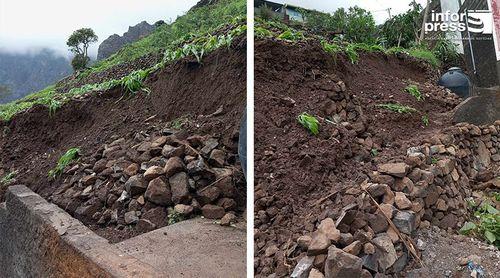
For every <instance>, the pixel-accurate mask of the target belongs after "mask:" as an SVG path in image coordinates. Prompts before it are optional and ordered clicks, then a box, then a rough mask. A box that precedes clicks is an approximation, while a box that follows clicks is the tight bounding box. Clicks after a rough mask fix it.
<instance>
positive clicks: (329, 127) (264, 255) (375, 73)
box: [255, 40, 498, 277]
mask: <svg viewBox="0 0 500 278" xmlns="http://www.w3.org/2000/svg"><path fill="white" fill-rule="evenodd" d="M255 51H256V54H255V65H256V69H255V76H256V82H255V107H256V108H255V109H256V110H255V173H256V177H255V181H256V185H255V228H256V235H255V244H256V261H255V269H256V273H257V274H258V276H259V277H266V276H267V275H269V274H272V273H275V274H276V276H277V277H282V276H287V275H290V274H291V273H292V271H293V270H294V267H295V266H296V265H297V263H299V265H300V266H302V267H303V269H308V270H310V269H311V268H312V267H314V268H315V269H316V271H320V272H322V273H325V274H326V272H328V271H332V268H335V263H334V262H333V261H332V262H330V265H329V266H328V267H326V265H328V264H329V263H328V259H327V257H329V255H328V256H327V254H326V253H325V252H324V251H327V248H328V246H330V244H333V243H335V244H334V245H336V246H337V247H339V248H347V249H344V251H345V252H347V251H346V250H348V251H349V253H350V254H355V255H358V256H359V257H362V258H363V260H364V261H363V262H362V264H363V269H364V272H363V273H365V274H366V272H367V269H370V272H371V273H372V274H374V273H376V272H378V271H380V272H386V273H391V272H394V271H396V272H399V271H401V270H402V268H404V266H405V265H406V264H407V262H408V260H409V259H408V258H409V257H410V255H408V254H409V253H407V252H402V251H401V250H403V249H404V246H403V244H402V242H401V241H398V240H397V238H396V239H395V240H394V242H391V239H389V243H388V242H387V240H388V237H387V236H386V235H385V233H390V234H391V236H394V232H393V231H392V232H390V231H389V232H388V231H387V229H388V223H387V221H386V220H385V219H384V216H383V215H382V214H380V213H379V212H378V211H377V208H376V207H375V206H374V205H373V204H372V203H371V202H370V200H369V199H366V198H364V197H362V196H365V197H366V195H362V193H363V188H361V187H360V184H362V183H363V181H365V180H368V181H371V182H375V183H378V184H377V185H376V186H373V188H372V187H370V188H371V189H372V190H374V188H377V189H378V190H379V191H378V192H376V190H375V193H376V194H378V193H381V195H380V194H379V195H377V198H376V200H377V201H378V202H380V203H382V202H384V203H386V204H387V205H388V206H390V207H391V208H394V210H393V212H397V211H398V210H397V209H400V210H401V211H402V214H401V216H407V215H409V216H411V217H410V218H411V221H415V217H414V216H413V212H406V211H404V209H402V208H406V209H408V206H407V205H408V203H405V204H404V205H401V207H399V206H398V205H400V204H401V203H400V202H401V201H402V200H403V201H406V200H407V199H405V198H406V197H405V198H403V196H405V195H407V196H408V199H411V201H413V202H414V203H415V204H413V203H412V202H411V201H410V200H408V202H410V208H412V206H416V210H418V213H416V214H417V215H418V223H416V224H415V223H414V222H412V225H410V226H411V229H410V230H411V231H409V232H410V233H413V231H414V230H413V229H414V228H415V225H417V226H418V224H419V223H420V222H419V221H420V216H423V214H424V213H425V214H426V216H425V217H422V219H426V220H425V221H427V222H426V223H427V224H429V222H431V223H432V224H433V225H440V224H441V222H444V221H442V220H443V219H445V218H444V216H445V213H443V211H440V213H437V212H438V209H436V207H435V202H434V203H432V201H431V200H430V199H429V202H426V203H425V204H424V203H422V202H423V197H422V196H416V195H414V193H415V192H412V191H414V189H415V188H417V189H421V187H419V186H420V185H422V186H423V185H424V183H425V184H426V185H429V184H431V185H432V183H433V182H432V181H421V179H422V177H423V176H425V175H423V174H421V172H420V171H422V173H424V172H425V173H427V172H431V171H432V176H433V177H434V175H435V176H436V183H439V185H438V186H433V185H432V186H430V187H429V188H432V190H430V189H429V190H430V191H433V190H434V189H435V188H439V187H440V186H443V188H444V189H443V188H440V189H439V190H438V193H436V192H433V193H432V195H436V194H437V197H436V200H437V199H438V198H440V196H439V194H441V193H443V191H445V192H446V190H448V189H446V188H445V187H446V186H445V184H446V183H447V182H448V181H449V179H452V177H451V176H446V175H445V176H443V173H442V172H440V171H441V170H439V171H438V170H436V169H437V168H438V167H435V166H432V165H431V161H430V160H431V157H430V156H429V152H427V154H426V155H427V156H425V155H424V154H422V155H423V156H424V157H426V159H427V160H429V161H427V160H424V161H420V162H419V163H421V164H418V163H417V164H418V167H417V168H418V169H415V170H414V172H416V173H420V174H421V175H417V176H418V177H416V176H411V178H412V180H410V178H408V177H406V174H409V173H410V172H412V169H413V167H415V166H416V165H415V159H413V158H412V159H410V161H412V160H413V162H412V163H413V164H412V165H406V164H405V163H403V162H408V158H407V149H408V148H409V147H413V146H420V145H422V144H426V143H427V144H428V145H439V147H436V146H434V147H432V149H433V151H434V152H435V151H436V148H437V149H441V148H448V147H451V144H457V146H458V145H460V146H461V147H460V148H462V147H463V146H464V145H466V144H467V145H468V146H472V145H473V144H476V145H477V144H482V143H477V142H478V141H477V140H479V141H481V140H482V139H484V141H483V142H484V144H486V145H488V144H489V147H487V148H489V149H487V151H484V149H483V150H482V151H483V153H487V154H488V155H489V156H491V155H493V153H494V152H495V148H498V146H495V145H494V144H496V143H495V142H493V143H492V141H491V136H490V137H489V138H490V139H488V138H487V137H488V136H487V135H484V136H481V130H480V131H479V134H476V133H477V130H476V129H477V127H476V128H474V127H468V126H465V127H462V128H461V129H462V133H460V132H458V133H455V134H453V136H456V137H453V138H455V139H454V141H453V140H451V141H450V140H447V141H446V140H445V139H443V141H442V142H441V139H436V138H433V137H435V136H434V135H436V134H439V133H440V132H441V131H442V130H445V129H446V128H447V127H450V126H452V122H451V114H452V110H453V108H454V107H456V105H458V104H459V103H460V100H459V99H458V97H456V96H455V95H453V94H451V93H450V92H449V91H447V90H445V89H443V88H441V87H439V86H436V85H434V84H435V80H436V76H435V73H434V71H433V70H431V69H430V68H429V66H428V65H426V64H424V63H421V62H419V61H417V60H414V59H412V58H410V57H408V56H404V55H402V56H387V55H385V54H380V53H378V54H377V53H361V54H360V59H359V63H357V64H352V63H351V62H350V61H349V60H348V59H347V58H346V57H344V56H342V55H338V56H337V57H336V58H334V57H332V56H330V55H328V54H327V53H325V52H324V51H323V49H322V48H321V46H320V45H319V43H312V42H307V43H297V44H291V43H285V42H279V41H274V40H265V41H259V42H257V43H256V50H255ZM410 84H415V85H417V86H418V88H419V89H420V91H421V93H422V95H423V96H424V100H422V101H417V100H416V98H415V97H414V96H412V95H410V94H409V93H407V92H405V88H406V87H407V86H408V85H410ZM387 103H399V104H402V105H406V106H411V107H413V108H414V109H416V110H418V111H417V112H413V113H411V114H400V113H396V112H393V111H388V110H385V109H382V108H381V107H379V106H378V105H380V104H387ZM302 112H307V113H309V114H312V115H315V116H317V118H318V119H319V120H320V124H321V128H320V133H319V134H318V136H312V135H311V134H309V133H308V132H307V130H306V129H304V128H303V127H302V126H301V125H300V124H299V123H298V121H297V116H298V115H299V114H301V113H302ZM424 118H427V119H429V122H428V123H426V121H425V120H424ZM492 130H495V127H493V129H492ZM484 132H485V133H484V134H486V133H488V134H489V133H490V131H489V129H488V128H486V130H485V131H484ZM491 132H493V131H491ZM471 134H475V135H471ZM470 136H477V137H475V139H474V138H473V140H472V139H470ZM483 137H484V138H483ZM444 138H447V139H448V138H449V135H448V137H444ZM464 138H466V139H464ZM463 140H465V141H466V142H465V141H463ZM467 140H469V141H467ZM464 142H465V143H464ZM474 146H475V145H474ZM427 148H429V146H427ZM457 148H458V147H457ZM423 149H425V147H424V148H423ZM452 150H454V148H452V149H450V151H452ZM471 150H473V149H472V147H470V150H469V153H467V155H465V156H467V157H468V158H467V161H469V160H470V161H472V160H474V157H473V155H475V150H473V151H471ZM490 151H491V153H490ZM445 153H446V151H445ZM441 154H444V153H439V155H441ZM461 154H462V155H463V154H464V153H461ZM485 155H486V154H485ZM465 156H464V157H465ZM433 157H434V158H435V159H438V160H443V161H442V162H440V164H446V163H444V162H447V164H446V166H450V165H449V164H453V167H455V165H457V166H456V167H457V169H462V168H463V169H464V171H467V170H465V169H466V168H467V167H468V168H469V170H470V168H471V166H470V165H469V162H467V163H466V164H467V165H463V164H464V163H458V161H457V160H456V158H455V157H454V156H453V157H451V158H449V157H445V156H444V155H443V156H442V157H441V156H439V157H438V154H436V153H434V154H433ZM464 157H463V159H465V158H464ZM456 161H457V162H456ZM389 162H398V163H400V164H396V165H392V164H391V165H387V166H386V167H389V168H391V167H393V166H402V167H403V166H404V167H403V168H404V169H403V170H404V173H398V174H397V175H399V176H396V177H394V176H391V175H392V174H394V173H391V174H387V172H388V171H389V172H390V171H392V170H394V169H392V168H391V169H388V171H387V169H382V170H381V169H379V166H381V165H383V164H386V163H389ZM432 163H436V161H434V160H433V161H432ZM455 163H457V164H455ZM410 164H411V163H410ZM459 164H460V165H459ZM470 164H472V162H470ZM450 167H451V166H450ZM450 167H448V168H450ZM453 167H451V168H453ZM383 168H384V167H383ZM409 168H410V169H409ZM448 168H447V170H453V169H454V168H453V169H451V168H450V169H448ZM494 169H495V168H493V170H494ZM447 170H446V171H447ZM375 171H379V172H375ZM383 171H385V172H383ZM406 171H408V173H407V172H406ZM459 171H461V170H459ZM474 171H475V170H472V172H474ZM489 171H491V169H490V170H489ZM381 173H382V174H381ZM447 174H448V175H451V173H447ZM455 174H456V173H455V172H454V176H456V175H455ZM462 174H463V176H464V180H468V179H467V175H468V174H470V171H469V172H467V174H464V173H462V172H460V175H459V177H460V179H462V178H461V177H462ZM475 174H477V171H476V173H475ZM469 176H470V175H469ZM472 176H474V175H472ZM403 177H404V178H403ZM377 179H378V181H375V180H377ZM414 181H415V184H417V185H418V186H413V182H414ZM419 182H420V183H419ZM406 184H409V185H408V187H406ZM403 185H404V186H403ZM457 186H458V185H457ZM365 187H366V184H365ZM426 188H427V187H426ZM460 188H461V189H460V192H461V193H463V194H462V195H461V196H464V197H465V196H467V193H469V194H470V190H469V191H466V189H463V188H462V187H460ZM403 189H404V190H403ZM445 189H446V190H445ZM398 191H401V192H398ZM403 191H404V192H403ZM424 191H425V192H426V193H427V190H424ZM334 192H341V193H340V194H331V195H329V194H330V193H334ZM384 192H385V193H384ZM394 192H397V194H396V200H397V202H398V203H395V196H394V194H395V193H394ZM376 194H375V195H376ZM443 194H446V193H443ZM453 194H456V192H454V193H453ZM386 195H387V197H385V196H386ZM430 195H431V194H430ZM382 196H384V198H382ZM421 197H422V198H421ZM442 197H443V198H445V199H446V198H448V197H447V196H442ZM360 198H361V199H360ZM419 198H420V199H419ZM432 199H434V197H432ZM436 200H434V201H436ZM440 202H441V201H440ZM419 204H420V205H421V206H420V205H419ZM441 205H442V204H441V203H440V206H441ZM458 207H459V206H458V205H457V206H456V207H455V208H453V209H452V208H451V207H450V208H448V207H446V210H448V209H449V210H448V212H449V214H450V215H452V214H453V215H455V213H457V212H456V211H454V212H453V213H451V211H452V210H454V209H458ZM396 208H397V209H396ZM441 208H442V207H441ZM460 208H463V206H462V205H460ZM342 209H344V212H346V213H347V215H346V216H345V219H344V220H343V221H344V222H342V220H339V221H340V223H337V225H336V226H337V228H338V229H339V230H337V229H336V228H335V227H331V224H332V223H331V220H332V219H334V220H338V219H339V218H340V216H341V215H343V214H342ZM446 210H445V212H446ZM436 213H437V214H436ZM457 214H458V213H457ZM395 215H396V214H395ZM459 215H461V216H460V217H462V218H460V220H457V218H453V217H451V216H450V217H451V218H453V220H454V222H453V223H452V224H450V226H454V227H455V226H456V225H457V222H460V221H462V220H463V214H459ZM398 217H399V216H398ZM450 217H446V221H448V220H449V218H450ZM355 219H356V220H355ZM406 220H409V219H406ZM352 221H354V222H355V223H354V222H352ZM394 221H396V220H394ZM402 222H404V223H406V224H408V223H409V222H405V221H402ZM402 222H399V223H402ZM450 222H452V221H450ZM320 224H321V225H320ZM446 224H449V223H448V222H447V223H446ZM443 226H446V225H443ZM329 229H331V230H329ZM327 230H329V232H331V233H335V235H333V234H331V233H330V236H331V238H329V239H324V238H322V236H318V237H319V238H318V237H317V235H318V233H322V232H325V233H326V234H328V232H326V231H327ZM357 230H360V232H358V233H356V231H357ZM337 233H338V234H337ZM337 236H342V237H341V238H336V237H337ZM378 236H380V238H379V237H378ZM311 237H312V238H311ZM311 239H312V241H311ZM322 239H324V240H323V241H322V242H321V240H322ZM372 239H373V241H371V240H372ZM330 241H331V242H333V243H330ZM369 241H371V242H369ZM366 243H369V244H367V250H363V248H365V247H364V245H365V244H366ZM309 244H311V245H314V247H311V246H309ZM317 244H319V245H321V244H323V245H324V246H320V247H319V248H318V246H317ZM350 244H354V245H352V246H350ZM377 244H378V245H377ZM393 244H394V246H395V247H392V246H393ZM374 245H376V246H377V248H379V247H380V246H382V248H385V247H387V246H390V247H391V248H392V249H391V248H386V249H387V250H383V251H384V252H385V253H387V252H388V250H389V249H390V250H389V251H391V252H392V251H394V250H395V249H394V248H396V250H398V253H397V255H396V251H394V252H393V253H394V254H393V255H394V258H390V259H387V257H384V256H381V255H380V254H381V253H380V251H379V253H376V251H375V249H373V252H372V251H370V250H371V249H372V248H371V247H373V246H374ZM308 246H309V249H308ZM325 246H326V248H325ZM332 246H333V245H332ZM348 246H349V247H348ZM315 248H317V249H315ZM400 251H401V252H400ZM332 252H333V253H335V252H340V251H336V250H333V251H332ZM366 252H367V253H366ZM384 252H383V253H384ZM402 253H404V254H405V256H406V257H403V255H402ZM376 254H377V255H376ZM391 254H392V253H391ZM307 255H308V256H307ZM333 255H334V254H332V256H333ZM311 256H312V257H311ZM335 256H337V255H335ZM302 259H303V261H302ZM392 259H394V260H395V259H398V263H397V264H396V263H395V261H392ZM349 260H351V261H350V262H349ZM380 260H382V261H383V262H382V263H380ZM384 260H385V261H384ZM388 260H389V263H388ZM299 261H301V262H302V264H301V263H300V262H299ZM345 263H346V265H349V264H352V265H354V264H357V263H358V259H354V258H352V257H348V256H347V259H346V262H345ZM332 264H333V265H332ZM359 267H360V268H359V271H361V264H360V265H359ZM378 267H381V269H378ZM337 270H338V269H337ZM353 271H354V272H355V271H356V270H353ZM340 273H341V272H340ZM330 274H331V273H330ZM358 274H359V273H358ZM297 277H299V276H297ZM318 277H319V276H318Z"/></svg>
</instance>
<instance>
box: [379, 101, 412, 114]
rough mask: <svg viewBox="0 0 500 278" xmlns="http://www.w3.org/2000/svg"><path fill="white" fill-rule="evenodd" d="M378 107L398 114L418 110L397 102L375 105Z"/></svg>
mask: <svg viewBox="0 0 500 278" xmlns="http://www.w3.org/2000/svg"><path fill="white" fill-rule="evenodd" d="M377 106H378V107H380V108H383V109H386V110H389V111H392V112H397V113H400V114H411V113H413V112H417V111H418V110H417V109H415V108H413V107H410V106H405V105H402V104H399V103H385V104H379V105H377Z"/></svg>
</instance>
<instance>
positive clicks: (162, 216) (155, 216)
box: [141, 207, 168, 228]
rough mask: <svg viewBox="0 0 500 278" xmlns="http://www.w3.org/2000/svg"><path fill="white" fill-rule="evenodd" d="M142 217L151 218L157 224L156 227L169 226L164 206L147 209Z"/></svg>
mask: <svg viewBox="0 0 500 278" xmlns="http://www.w3.org/2000/svg"><path fill="white" fill-rule="evenodd" d="M141 219H146V220H149V221H150V222H151V223H153V224H154V225H155V226H156V228H161V227H164V226H167V224H168V215H167V210H166V209H165V208H164V207H156V208H152V209H150V210H148V211H146V212H145V213H144V214H143V215H142V217H141Z"/></svg>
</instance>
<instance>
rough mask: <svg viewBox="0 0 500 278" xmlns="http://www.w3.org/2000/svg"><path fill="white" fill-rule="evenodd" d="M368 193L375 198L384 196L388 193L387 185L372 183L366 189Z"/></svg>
mask: <svg viewBox="0 0 500 278" xmlns="http://www.w3.org/2000/svg"><path fill="white" fill-rule="evenodd" d="M366 191H368V193H370V195H371V196H372V197H373V198H377V197H380V196H382V195H384V194H385V193H386V192H387V185H386V184H373V183H372V184H369V185H368V186H367V187H366Z"/></svg>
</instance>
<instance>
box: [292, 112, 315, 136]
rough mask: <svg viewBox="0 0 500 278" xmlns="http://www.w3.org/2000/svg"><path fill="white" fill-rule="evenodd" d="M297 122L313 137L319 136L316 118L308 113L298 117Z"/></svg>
mask: <svg viewBox="0 0 500 278" xmlns="http://www.w3.org/2000/svg"><path fill="white" fill-rule="evenodd" d="M297 120H298V121H299V123H300V124H301V125H302V126H303V127H305V128H306V129H308V130H309V131H310V132H311V133H312V134H313V135H318V133H319V122H318V120H317V119H316V118H315V117H314V116H311V115H309V114H307V113H306V112H304V113H302V114H300V115H299V116H298V117H297Z"/></svg>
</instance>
